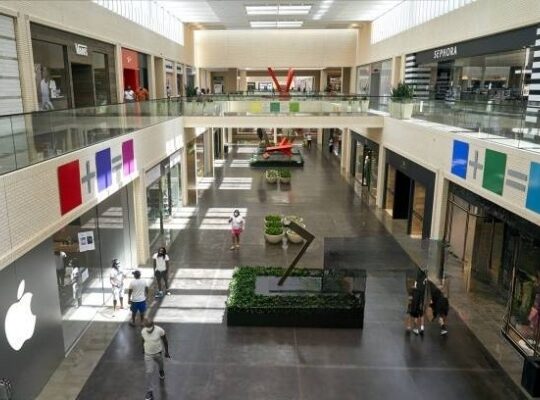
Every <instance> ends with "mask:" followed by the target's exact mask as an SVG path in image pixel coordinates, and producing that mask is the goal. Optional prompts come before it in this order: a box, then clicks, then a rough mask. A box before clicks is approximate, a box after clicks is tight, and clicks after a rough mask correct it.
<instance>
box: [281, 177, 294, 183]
mask: <svg viewBox="0 0 540 400" xmlns="http://www.w3.org/2000/svg"><path fill="white" fill-rule="evenodd" d="M279 181H280V182H281V183H291V178H282V177H280V178H279Z"/></svg>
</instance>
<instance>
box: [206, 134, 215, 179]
mask: <svg viewBox="0 0 540 400" xmlns="http://www.w3.org/2000/svg"><path fill="white" fill-rule="evenodd" d="M203 143H204V153H203V157H204V176H214V128H209V129H207V130H206V131H205V132H204V133H203Z"/></svg>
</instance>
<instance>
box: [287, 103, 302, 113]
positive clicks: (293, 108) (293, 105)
mask: <svg viewBox="0 0 540 400" xmlns="http://www.w3.org/2000/svg"><path fill="white" fill-rule="evenodd" d="M289 111H290V112H300V103H297V102H293V101H291V102H290V103H289Z"/></svg>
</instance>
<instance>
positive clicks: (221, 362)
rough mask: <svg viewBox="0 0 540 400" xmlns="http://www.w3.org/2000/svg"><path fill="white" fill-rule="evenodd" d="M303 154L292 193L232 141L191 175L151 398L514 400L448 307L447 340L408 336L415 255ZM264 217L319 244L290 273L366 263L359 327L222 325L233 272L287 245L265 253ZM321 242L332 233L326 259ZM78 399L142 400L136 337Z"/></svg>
mask: <svg viewBox="0 0 540 400" xmlns="http://www.w3.org/2000/svg"><path fill="white" fill-rule="evenodd" d="M310 152H311V153H309V154H306V157H305V158H306V163H305V166H304V168H303V169H299V170H293V178H292V183H291V185H287V186H281V187H280V186H277V187H276V186H270V185H269V184H267V183H265V182H264V179H263V176H262V171H259V170H251V169H250V168H249V167H248V166H247V163H246V160H247V158H248V157H249V152H248V149H247V148H243V147H240V148H238V149H237V150H235V152H234V153H233V154H232V155H230V156H229V158H228V159H227V161H226V163H225V164H224V165H222V166H220V167H218V168H216V177H215V180H213V181H212V179H206V180H202V182H201V188H200V199H199V204H198V207H197V208H196V209H189V208H187V209H186V210H183V211H181V212H180V213H179V215H178V216H177V218H178V221H177V222H178V223H181V224H183V226H184V228H183V229H182V230H181V232H180V233H179V235H178V236H177V237H176V239H175V240H174V242H173V243H172V245H171V246H170V252H171V257H172V260H173V267H174V269H175V272H174V280H173V283H172V288H173V291H172V292H173V294H172V296H170V297H168V298H166V299H165V300H164V301H163V302H162V303H161V304H159V303H154V304H153V310H152V313H153V314H154V315H155V319H156V322H157V323H158V324H160V325H161V326H163V327H164V328H165V330H166V331H167V334H168V337H169V341H170V344H171V354H172V359H171V360H170V361H168V362H167V363H166V373H167V379H166V382H165V383H164V384H163V385H162V386H160V390H158V391H156V393H155V395H156V398H157V399H257V400H259V399H261V400H265V399H272V400H274V399H284V400H290V399H323V400H324V399H360V398H361V399H434V398H436V399H517V398H521V396H522V395H521V392H520V391H519V389H518V388H517V387H516V386H515V385H514V384H513V382H512V381H511V380H510V379H509V378H508V377H507V376H506V375H505V373H504V372H502V370H501V369H500V368H499V367H498V365H497V363H496V362H495V361H494V359H493V358H492V357H491V356H490V355H489V353H488V352H487V351H486V350H485V349H484V347H483V346H482V345H481V344H480V343H479V342H478V340H477V339H476V337H475V336H474V335H473V334H472V333H471V331H470V330H469V329H468V328H467V327H466V325H465V324H464V323H463V322H462V321H461V320H460V319H459V318H458V317H457V315H456V314H455V313H451V316H450V322H449V326H450V333H449V335H448V336H447V337H440V336H439V332H438V328H437V326H436V325H435V324H428V326H427V328H426V335H425V336H424V337H423V338H422V337H417V336H414V335H413V336H408V335H406V334H405V331H404V324H403V320H404V310H405V277H406V274H407V273H408V272H407V271H410V270H411V268H413V262H412V260H411V259H410V258H409V257H408V256H407V254H406V253H405V252H404V251H403V250H402V249H401V247H400V246H399V245H398V243H397V242H395V241H394V239H393V238H392V236H390V235H389V234H388V232H387V231H386V229H385V227H384V225H383V224H381V222H379V220H378V219H377V217H376V216H375V215H374V214H373V213H372V211H370V209H369V208H368V207H367V206H366V205H365V204H363V203H362V201H361V199H360V197H358V196H357V195H356V194H355V193H354V190H353V189H352V188H351V186H350V185H348V184H347V183H346V182H345V181H343V179H342V178H341V177H340V175H339V172H338V170H337V168H336V166H335V164H336V163H335V160H332V159H327V157H324V156H322V154H321V153H320V152H318V151H317V150H316V149H315V148H313V149H311V151H310ZM234 208H241V209H245V210H246V212H247V218H246V220H247V228H246V232H245V233H244V235H243V238H242V239H243V241H242V247H241V249H240V250H239V251H233V252H231V251H230V250H229V238H228V232H227V225H226V220H227V218H228V215H229V213H230V211H231V209H234ZM268 213H281V214H295V215H299V216H301V217H303V218H304V222H305V224H306V226H307V229H308V230H310V231H311V232H312V233H314V235H315V236H316V237H317V239H316V240H315V241H314V243H313V245H312V247H311V248H310V249H309V250H308V252H307V253H306V255H305V257H304V258H303V259H302V261H301V262H300V266H310V267H322V266H323V263H324V262H325V255H326V260H327V261H328V262H337V263H339V264H341V265H344V266H347V267H351V266H352V267H358V268H365V269H367V271H368V278H367V300H366V303H367V304H366V314H365V325H364V329H363V330H332V329H305V328H304V329H293V328H238V327H237V328H227V327H226V325H225V324H224V323H223V317H224V305H223V302H224V300H225V297H226V293H227V285H228V282H229V279H230V276H231V273H232V268H233V267H234V266H235V265H263V264H264V265H272V264H273V265H278V264H279V265H285V264H287V262H289V261H290V260H292V258H293V257H294V255H295V254H296V252H297V251H298V246H294V245H290V246H289V247H288V248H287V249H283V248H282V247H281V245H276V246H271V245H265V243H264V239H263V235H262V229H263V217H264V215H265V214H268ZM324 237H328V238H332V239H331V240H328V241H327V246H326V247H327V249H326V250H327V251H326V252H325V248H324V240H323V238H324ZM351 243H353V244H354V245H353V246H350V247H352V248H348V247H346V246H343V244H351ZM330 247H332V249H333V250H331V249H330ZM345 250H347V251H345ZM329 255H330V256H329ZM156 381H157V377H156ZM156 384H157V382H156ZM157 385H158V384H157ZM78 398H80V399H142V398H144V365H143V361H142V354H141V346H140V335H139V332H138V330H137V329H133V328H131V327H129V326H128V325H127V324H123V325H122V326H121V327H120V329H119V331H118V332H117V333H116V335H115V337H114V339H113V341H112V343H111V344H110V346H109V347H108V349H107V350H106V351H105V354H104V355H103V357H102V358H101V360H100V361H99V363H98V364H97V366H96V368H95V369H94V371H93V373H92V374H91V376H90V378H89V379H88V381H87V382H86V384H85V386H84V388H83V389H82V391H81V393H80V394H79V397H78Z"/></svg>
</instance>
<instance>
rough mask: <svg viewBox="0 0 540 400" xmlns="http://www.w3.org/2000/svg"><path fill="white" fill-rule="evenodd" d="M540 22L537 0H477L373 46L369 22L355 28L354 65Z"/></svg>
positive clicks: (539, 8) (539, 3) (539, 5)
mask: <svg viewBox="0 0 540 400" xmlns="http://www.w3.org/2000/svg"><path fill="white" fill-rule="evenodd" d="M539 23H540V2H539V1H538V0H477V1H476V2H474V3H471V4H469V5H467V6H465V7H462V8H460V9H457V10H455V11H452V12H450V13H448V14H446V15H443V16H441V17H439V18H435V19H433V20H431V21H429V22H427V23H425V24H422V25H420V26H418V27H415V28H412V29H410V30H408V31H405V32H402V33H400V34H399V35H396V36H393V37H391V38H388V39H386V40H383V41H381V42H378V43H376V44H374V45H371V44H370V37H371V28H370V24H365V25H364V26H363V27H362V28H360V29H359V30H358V41H357V49H356V64H357V65H363V64H368V63H371V62H374V61H380V60H385V59H388V58H392V57H393V56H398V55H401V54H407V53H413V52H415V51H420V50H427V49H431V48H434V47H438V46H441V45H446V44H451V43H454V42H460V41H464V40H468V39H473V38H477V37H481V36H487V35H491V34H493V33H496V32H503V31H507V30H511V29H515V28H519V27H523V26H527V25H534V24H539Z"/></svg>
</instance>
